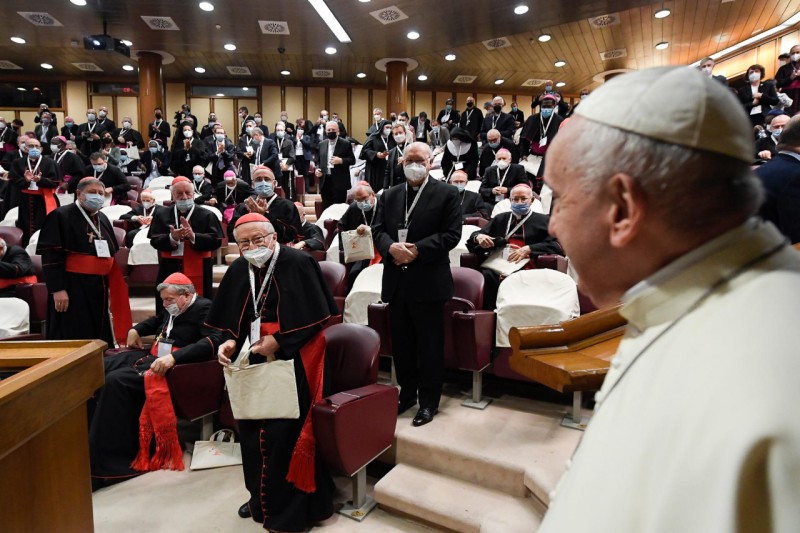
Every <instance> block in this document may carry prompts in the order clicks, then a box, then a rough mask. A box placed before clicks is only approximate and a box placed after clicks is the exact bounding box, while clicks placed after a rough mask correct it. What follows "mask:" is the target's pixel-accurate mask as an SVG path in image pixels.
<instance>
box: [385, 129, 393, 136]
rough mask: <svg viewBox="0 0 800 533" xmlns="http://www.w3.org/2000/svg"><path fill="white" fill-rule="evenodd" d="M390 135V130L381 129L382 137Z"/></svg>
mask: <svg viewBox="0 0 800 533" xmlns="http://www.w3.org/2000/svg"><path fill="white" fill-rule="evenodd" d="M391 133H392V128H383V136H384V137H388V136H389V135H390V134H391Z"/></svg>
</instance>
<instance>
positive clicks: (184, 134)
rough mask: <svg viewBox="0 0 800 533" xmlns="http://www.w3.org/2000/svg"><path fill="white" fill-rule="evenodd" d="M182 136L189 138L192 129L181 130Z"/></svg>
mask: <svg viewBox="0 0 800 533" xmlns="http://www.w3.org/2000/svg"><path fill="white" fill-rule="evenodd" d="M183 136H184V137H186V138H187V139H191V138H192V130H185V131H184V132H183Z"/></svg>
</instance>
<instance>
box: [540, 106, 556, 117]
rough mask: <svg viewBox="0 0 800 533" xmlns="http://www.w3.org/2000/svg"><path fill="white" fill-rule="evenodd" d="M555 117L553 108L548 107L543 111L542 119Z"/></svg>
mask: <svg viewBox="0 0 800 533" xmlns="http://www.w3.org/2000/svg"><path fill="white" fill-rule="evenodd" d="M552 115H553V108H552V107H546V108H543V109H542V118H550V117H551V116H552Z"/></svg>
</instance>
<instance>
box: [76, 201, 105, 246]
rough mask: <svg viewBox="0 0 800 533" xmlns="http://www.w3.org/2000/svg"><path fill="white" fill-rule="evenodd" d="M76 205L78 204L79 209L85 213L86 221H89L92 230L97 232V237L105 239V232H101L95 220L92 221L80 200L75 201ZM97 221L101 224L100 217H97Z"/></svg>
mask: <svg viewBox="0 0 800 533" xmlns="http://www.w3.org/2000/svg"><path fill="white" fill-rule="evenodd" d="M75 205H77V206H78V210H79V211H80V212H81V214H82V215H83V218H85V219H86V222H88V223H89V226H90V227H91V228H92V231H93V232H95V234H97V238H98V239H99V240H101V241H102V240H103V234H102V233H100V230H99V229H98V228H97V226H95V225H94V222H92V219H91V218H89V215H87V214H86V211H84V210H83V206H82V205H81V203H80V202H75ZM97 223H98V225H99V224H100V219H99V218H98V219H97Z"/></svg>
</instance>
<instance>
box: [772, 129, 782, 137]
mask: <svg viewBox="0 0 800 533" xmlns="http://www.w3.org/2000/svg"><path fill="white" fill-rule="evenodd" d="M781 132H783V128H781V129H778V130H772V136H773V137H775V138H776V139H777V138H778V137H780V136H781Z"/></svg>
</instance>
